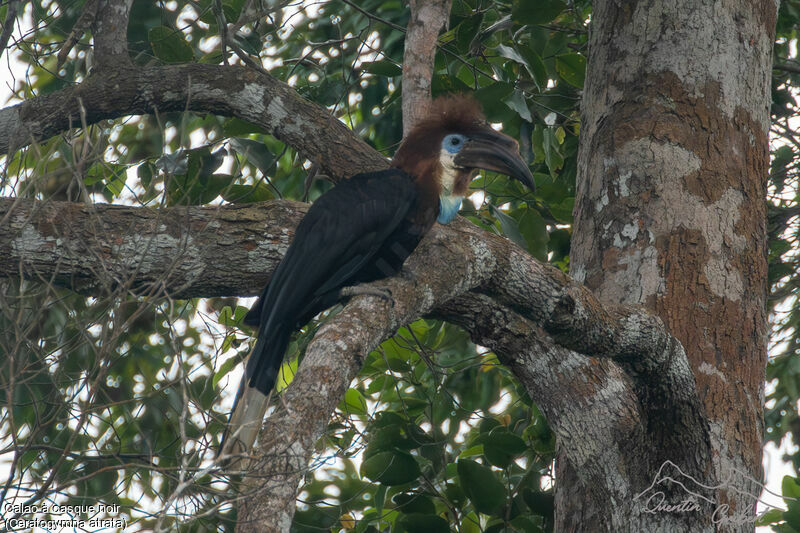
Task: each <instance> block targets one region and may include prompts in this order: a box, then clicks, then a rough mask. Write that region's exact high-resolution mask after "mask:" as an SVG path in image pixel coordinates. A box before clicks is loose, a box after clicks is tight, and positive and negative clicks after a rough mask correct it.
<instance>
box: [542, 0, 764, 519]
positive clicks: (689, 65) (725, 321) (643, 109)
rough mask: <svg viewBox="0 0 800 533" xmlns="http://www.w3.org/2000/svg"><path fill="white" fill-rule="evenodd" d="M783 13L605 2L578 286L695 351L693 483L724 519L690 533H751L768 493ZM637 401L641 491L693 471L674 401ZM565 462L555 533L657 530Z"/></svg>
mask: <svg viewBox="0 0 800 533" xmlns="http://www.w3.org/2000/svg"><path fill="white" fill-rule="evenodd" d="M776 11H777V6H776V2H772V1H767V2H754V1H752V0H730V1H726V2H719V1H713V0H702V1H701V0H678V1H676V0H646V1H639V2H617V1H610V0H603V1H598V2H595V3H594V12H593V15H592V28H591V38H590V56H589V63H588V72H587V83H586V88H585V94H584V100H583V111H582V122H581V146H580V154H579V163H578V164H579V179H578V194H577V202H576V207H575V213H576V221H575V233H574V237H573V245H572V252H571V255H570V260H571V264H572V274H573V276H574V277H575V278H576V280H577V281H583V282H584V283H585V285H586V287H587V288H589V289H591V290H592V291H594V292H595V294H596V295H598V297H599V298H600V299H601V300H602V301H604V302H605V303H609V304H610V303H614V304H643V305H645V306H647V307H648V308H649V309H651V310H654V311H655V312H657V313H658V314H659V315H660V316H661V317H662V318H663V320H664V321H665V322H666V323H667V325H668V326H669V328H670V330H671V331H672V332H674V333H675V335H676V337H678V338H679V339H680V340H681V341H682V343H683V345H684V347H685V348H686V352H687V354H688V357H689V360H690V364H691V366H692V370H693V371H694V374H695V377H696V381H697V390H698V393H699V395H700V401H701V403H702V408H703V410H704V412H705V416H706V417H707V420H708V431H709V436H710V446H711V463H710V468H709V471H708V472H707V473H706V475H705V476H703V478H702V479H699V480H697V481H701V482H707V481H712V483H709V484H713V480H718V481H719V482H720V483H721V488H719V489H717V490H714V491H712V493H713V494H714V501H713V502H710V506H711V511H712V513H714V514H713V516H712V517H708V516H697V517H696V518H697V520H698V522H697V524H696V525H697V527H696V528H692V529H691V530H692V531H700V530H703V529H706V530H708V529H716V530H720V531H752V527H753V525H752V522H753V519H754V516H755V503H756V498H757V497H758V495H759V491H760V487H759V486H758V485H757V484H756V482H755V481H756V480H758V481H760V480H761V442H762V428H763V424H762V418H761V417H762V406H763V383H764V369H765V363H766V355H767V354H766V346H767V321H766V311H765V308H766V307H765V306H766V289H767V263H766V253H765V252H766V212H765V190H766V189H765V188H766V179H767V174H768V163H769V157H768V145H767V131H768V121H769V112H768V103H769V101H770V97H769V96H770V94H769V90H770V86H769V75H770V66H771V51H772V42H773V37H774V30H775V20H776ZM640 398H641V401H642V412H643V414H644V416H645V417H646V418H647V420H646V421H645V427H646V431H648V433H649V437H650V438H651V439H650V440H651V442H652V449H650V450H647V454H649V455H650V456H651V457H650V460H649V461H644V462H631V463H630V464H628V465H624V468H627V469H631V468H642V467H646V465H648V464H649V465H650V466H649V468H651V469H652V471H650V472H640V473H639V474H640V475H639V476H632V477H634V478H636V477H638V478H640V479H643V480H645V482H646V480H648V479H649V480H651V481H653V480H655V478H656V477H657V474H658V468H659V467H660V466H661V463H663V461H661V459H663V460H664V461H666V460H668V459H669V460H672V461H673V462H674V463H675V465H677V466H678V467H680V468H681V470H682V471H684V472H687V471H691V468H690V467H687V466H685V465H684V463H683V462H684V461H685V460H686V455H687V454H684V453H683V452H682V451H681V450H680V449H679V448H680V443H679V442H675V439H674V438H672V439H671V438H670V436H671V432H668V431H665V430H664V429H663V416H664V412H663V410H662V409H660V408H659V405H660V403H661V402H663V399H662V398H659V397H658V396H657V395H654V394H652V393H650V394H642V395H641V396H640ZM659 431H660V433H659ZM567 446H569V443H565V442H562V443H560V454H559V458H558V461H557V463H558V464H557V480H558V482H557V493H558V494H557V499H556V502H557V503H556V505H557V522H558V527H557V530H559V531H599V530H601V529H604V530H612V529H613V530H615V531H619V529H616V528H615V527H613V526H612V525H613V524H616V525H617V526H618V525H619V524H622V523H625V524H627V526H626V527H627V528H628V530H630V531H644V530H651V529H649V528H645V527H644V523H645V522H647V521H649V520H650V517H649V516H648V515H647V514H645V515H642V514H641V513H637V511H636V509H635V505H637V504H639V505H645V502H643V501H639V502H634V503H633V504H631V503H630V502H621V503H620V505H618V506H617V507H611V506H607V505H604V502H603V501H601V500H599V499H597V498H596V497H595V493H596V491H595V490H594V489H593V487H591V486H589V485H588V484H587V483H586V482H585V478H584V476H583V475H582V473H581V471H580V468H576V467H577V465H572V464H570V461H569V460H568V459H567V458H566V453H565V448H566V447H567ZM656 458H658V460H655V459H656ZM670 468H671V465H670ZM700 473H702V472H700ZM673 477H674V476H673ZM646 488H647V486H643V487H632V489H633V493H635V494H638V492H639V491H640V490H644V489H646ZM672 496H673V498H674V499H676V501H674V502H673V503H679V502H680V501H681V498H680V496H681V493H680V492H678V493H676V494H673V495H672ZM683 496H688V495H686V494H684V495H683ZM707 511H708V507H706V508H704V509H703V510H702V513H706V512H707ZM626 513H628V514H629V516H627V517H626V516H625V514H626ZM702 513H701V511H696V510H695V511H692V510H686V511H674V512H673V513H669V514H671V515H678V514H686V515H691V514H696V515H697V514H702ZM654 514H655V515H659V514H661V515H666V514H668V513H665V512H656V513H654ZM637 516H639V517H643V519H646V520H645V522H639V523H637V520H638V519H637V518H636V517H637ZM709 519H710V520H709ZM664 520H667V518H666V516H664ZM598 523H599V524H600V525H601V528H598V526H597V524H598Z"/></svg>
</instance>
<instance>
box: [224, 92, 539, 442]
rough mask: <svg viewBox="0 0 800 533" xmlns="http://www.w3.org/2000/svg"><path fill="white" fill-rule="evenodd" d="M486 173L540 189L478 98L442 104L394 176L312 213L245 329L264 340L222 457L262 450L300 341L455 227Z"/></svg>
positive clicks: (382, 176)
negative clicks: (431, 238) (291, 348)
mask: <svg viewBox="0 0 800 533" xmlns="http://www.w3.org/2000/svg"><path fill="white" fill-rule="evenodd" d="M479 169H484V170H493V171H496V172H501V173H503V174H507V175H509V176H511V177H514V178H516V179H518V180H520V181H521V182H522V183H524V184H525V185H526V186H528V187H529V188H531V189H534V187H535V185H534V182H533V176H532V175H531V173H530V170H529V169H528V165H527V164H526V163H525V161H523V159H522V158H521V157H520V155H519V146H518V144H517V142H516V141H515V140H514V139H512V138H511V137H508V136H507V135H504V134H502V133H499V132H497V131H495V130H493V129H492V128H491V127H490V126H489V125H488V124H487V123H486V120H485V119H484V116H483V113H482V112H481V109H480V106H479V104H478V103H477V102H476V101H475V100H474V99H473V98H472V97H470V96H465V95H458V96H447V97H441V98H437V99H436V100H434V101H433V102H432V105H431V112H430V113H429V114H428V116H427V117H426V118H425V119H423V120H421V121H420V122H419V123H418V124H416V125H415V126H414V127H413V128H412V130H411V132H410V133H409V134H408V136H407V137H406V138H405V139H404V140H403V142H402V144H401V145H400V147H399V148H398V150H397V152H396V153H395V156H394V158H393V159H392V162H391V167H390V168H389V169H387V170H382V171H378V172H367V173H364V174H358V175H356V176H353V177H352V178H350V179H347V180H343V181H341V182H340V183H338V184H337V185H336V186H335V187H334V188H333V189H331V190H330V191H328V192H326V193H325V194H323V195H322V196H320V197H319V199H317V200H316V201H315V202H314V203H313V204H312V205H311V208H310V209H309V210H308V213H307V214H306V216H305V217H304V218H303V220H302V221H301V222H300V225H299V226H298V227H297V231H296V232H295V236H294V240H293V241H292V243H291V245H290V246H289V248H288V250H287V251H286V255H285V256H284V258H283V260H282V261H281V262H280V264H279V265H278V267H277V268H276V269H275V272H274V273H273V275H272V278H271V279H270V281H269V284H268V285H267V286H266V287H265V288H264V290H263V291H262V292H261V295H260V297H259V299H258V301H257V302H256V304H255V305H254V306H253V307H252V309H251V310H250V312H249V313H248V314H247V315H246V317H245V319H244V323H245V324H248V325H252V326H258V340H257V341H256V345H255V347H254V348H253V350H252V352H251V353H250V356H249V359H248V361H247V367H246V372H245V376H244V377H243V378H242V382H241V384H240V386H239V391H238V393H237V397H236V401H235V403H234V407H233V412H232V413H231V418H230V421H229V424H228V428H227V429H226V435H223V443H222V445H221V446H220V453H221V454H222V455H227V456H230V455H235V454H238V453H242V452H246V451H247V450H249V449H250V447H251V446H252V444H253V442H254V441H255V438H256V435H257V433H258V431H259V429H260V428H261V423H262V420H263V418H264V413H265V411H266V406H267V396H268V395H269V393H270V391H271V390H272V388H273V386H274V385H275V381H276V379H277V377H278V372H279V370H280V367H281V363H282V362H283V357H284V352H285V351H286V348H287V346H288V344H289V337H290V335H291V334H292V332H293V331H294V330H296V329H298V328H300V327H301V326H303V325H304V324H306V323H307V322H308V321H309V320H311V318H313V317H314V316H315V315H316V314H318V313H320V312H321V311H324V310H325V309H327V308H329V307H331V306H333V305H334V304H336V303H337V302H340V301H342V300H344V299H346V298H348V297H349V296H352V295H353V294H357V290H356V291H354V290H353V286H356V285H358V284H359V283H366V282H370V281H374V280H378V279H382V278H386V277H389V276H392V275H394V274H397V273H398V272H399V271H400V268H401V267H402V265H403V262H404V261H405V260H406V258H407V257H408V256H409V255H410V254H411V252H412V251H414V248H416V246H417V244H419V242H420V240H421V239H422V237H423V236H424V235H425V233H427V232H428V230H430V229H431V227H432V226H433V223H434V222H439V223H440V224H447V223H449V222H450V221H452V220H453V219H454V218H455V217H456V215H457V214H458V210H459V208H460V206H461V201H462V199H463V198H464V195H465V194H466V193H467V188H468V186H469V184H470V181H471V180H472V178H473V177H474V176H475V174H476V173H477V171H478V170H479ZM356 289H357V288H356ZM227 435H229V436H227Z"/></svg>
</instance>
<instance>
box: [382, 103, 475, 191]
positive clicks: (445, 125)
mask: <svg viewBox="0 0 800 533" xmlns="http://www.w3.org/2000/svg"><path fill="white" fill-rule="evenodd" d="M482 128H486V118H485V117H484V115H483V110H482V109H481V105H480V104H479V103H478V101H477V100H475V98H474V97H473V96H472V95H469V94H454V95H447V96H440V97H439V98H436V99H435V100H433V102H431V110H430V113H429V114H428V116H427V117H425V118H424V119H422V120H420V121H419V122H417V123H416V124H415V125H414V127H413V128H412V129H411V131H410V132H409V133H408V135H407V136H406V138H405V139H403V143H402V144H401V145H400V148H398V149H397V152H396V153H395V154H394V159H392V166H393V167H396V168H400V169H402V170H404V171H406V172H408V173H409V174H411V175H412V176H415V177H419V176H420V175H421V174H423V173H426V172H430V170H431V166H432V165H438V159H439V151H440V149H441V141H442V139H443V138H444V136H445V135H448V134H450V133H464V134H469V133H470V132H472V131H475V130H478V129H482Z"/></svg>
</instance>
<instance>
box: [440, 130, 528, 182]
mask: <svg viewBox="0 0 800 533" xmlns="http://www.w3.org/2000/svg"><path fill="white" fill-rule="evenodd" d="M453 163H455V164H456V166H459V167H464V168H480V169H483V170H493V171H495V172H500V173H501V174H505V175H507V176H510V177H512V178H516V179H518V180H519V181H521V182H522V183H523V184H524V185H525V186H526V187H528V188H529V189H530V190H532V191H535V190H536V184H535V183H534V181H533V175H531V171H530V170H529V169H528V164H527V163H525V160H524V159H522V156H521V155H519V144H518V143H517V141H516V140H514V139H512V138H511V137H509V136H508V135H504V134H502V133H500V132H498V131H494V130H492V129H487V130H483V131H479V132H477V133H471V134H470V135H469V140H468V141H467V143H466V144H465V145H464V148H462V149H461V150H460V151H459V152H458V155H456V157H455V159H454V160H453Z"/></svg>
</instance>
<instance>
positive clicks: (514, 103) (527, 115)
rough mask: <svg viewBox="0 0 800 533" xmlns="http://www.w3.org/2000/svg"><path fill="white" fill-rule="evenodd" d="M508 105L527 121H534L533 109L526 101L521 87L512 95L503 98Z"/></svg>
mask: <svg viewBox="0 0 800 533" xmlns="http://www.w3.org/2000/svg"><path fill="white" fill-rule="evenodd" d="M503 101H504V102H505V103H506V104H507V105H508V107H510V108H511V109H513V110H514V111H516V112H517V114H518V115H519V116H520V118H522V120H524V121H526V122H532V121H533V117H531V110H530V109H528V103H527V102H526V101H525V95H523V94H522V91H520V90H519V89H516V90H514V92H513V93H511V95H510V96H508V97H507V98H506V99H505V100H503Z"/></svg>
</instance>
